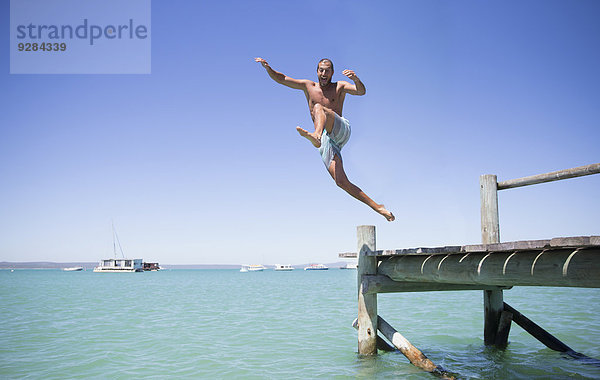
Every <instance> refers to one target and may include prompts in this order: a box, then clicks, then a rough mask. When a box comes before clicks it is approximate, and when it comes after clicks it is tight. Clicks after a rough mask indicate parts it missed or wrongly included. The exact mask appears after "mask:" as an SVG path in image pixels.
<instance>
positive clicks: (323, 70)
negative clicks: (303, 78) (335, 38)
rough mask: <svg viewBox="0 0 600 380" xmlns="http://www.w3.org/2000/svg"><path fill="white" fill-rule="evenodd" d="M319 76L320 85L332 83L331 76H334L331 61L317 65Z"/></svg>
mask: <svg viewBox="0 0 600 380" xmlns="http://www.w3.org/2000/svg"><path fill="white" fill-rule="evenodd" d="M317 76H318V78H319V85H320V86H321V87H325V86H327V85H328V84H329V83H331V77H332V76H333V69H332V68H331V63H329V62H321V63H319V66H318V67H317Z"/></svg>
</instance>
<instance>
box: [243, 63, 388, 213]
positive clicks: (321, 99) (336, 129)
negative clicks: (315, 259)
mask: <svg viewBox="0 0 600 380" xmlns="http://www.w3.org/2000/svg"><path fill="white" fill-rule="evenodd" d="M254 60H255V61H256V62H258V63H260V64H261V65H262V66H263V67H264V68H265V69H266V70H267V73H268V74H269V76H270V77H271V79H273V80H274V81H275V82H277V83H279V84H282V85H284V86H287V87H290V88H293V89H296V90H302V91H304V95H305V96H306V100H307V101H308V108H309V110H310V116H311V117H312V119H313V122H314V125H315V131H314V132H308V131H307V130H305V129H303V128H300V127H296V130H297V131H298V133H300V135H301V136H302V137H305V138H306V139H307V140H308V141H310V142H311V143H312V145H314V146H315V148H318V149H319V153H320V154H321V158H322V159H323V163H324V164H325V167H326V168H327V170H328V171H329V174H330V175H331V177H332V178H333V179H334V181H335V183H336V185H338V186H339V187H341V188H342V189H344V190H345V191H346V192H347V193H348V194H350V195H352V196H353V197H354V198H356V199H358V200H359V201H361V202H363V203H365V204H366V205H367V206H369V207H371V208H372V209H373V210H375V212H377V213H379V214H381V215H382V216H383V217H385V218H386V219H387V220H388V221H390V222H391V221H393V220H394V219H395V217H394V214H392V213H391V212H390V211H388V210H387V209H386V208H385V206H384V205H382V204H378V203H375V201H373V200H372V199H371V198H369V197H368V196H367V194H365V193H364V192H363V191H362V190H361V189H360V188H358V186H356V185H354V184H353V183H352V182H350V181H349V180H348V177H346V173H345V172H344V167H343V165H342V154H341V150H342V147H343V146H344V145H345V144H346V142H348V139H349V138H350V122H348V120H346V119H345V118H343V117H342V108H343V107H344V98H345V97H346V94H350V95H359V96H360V95H364V94H365V93H366V92H367V90H366V89H365V85H364V84H363V83H362V82H361V81H360V79H358V77H357V76H356V74H355V73H354V71H352V70H344V71H343V72H342V74H344V75H345V76H347V77H348V78H350V79H351V80H352V81H353V82H354V84H351V83H349V82H345V81H339V82H332V81H331V77H333V62H331V60H329V59H327V58H325V59H322V60H321V61H319V64H318V66H317V77H318V79H319V83H315V82H313V81H311V80H308V79H300V80H299V79H294V78H290V77H288V76H286V75H284V74H282V73H280V72H277V71H275V70H273V69H272V68H271V66H269V64H268V63H267V61H265V60H264V59H262V58H255V59H254Z"/></svg>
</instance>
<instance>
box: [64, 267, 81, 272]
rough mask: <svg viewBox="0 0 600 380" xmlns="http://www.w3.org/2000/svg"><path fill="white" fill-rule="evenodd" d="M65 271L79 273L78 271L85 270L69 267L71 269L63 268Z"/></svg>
mask: <svg viewBox="0 0 600 380" xmlns="http://www.w3.org/2000/svg"><path fill="white" fill-rule="evenodd" d="M63 270H64V271H65V272H77V271H80V270H83V267H69V268H63Z"/></svg>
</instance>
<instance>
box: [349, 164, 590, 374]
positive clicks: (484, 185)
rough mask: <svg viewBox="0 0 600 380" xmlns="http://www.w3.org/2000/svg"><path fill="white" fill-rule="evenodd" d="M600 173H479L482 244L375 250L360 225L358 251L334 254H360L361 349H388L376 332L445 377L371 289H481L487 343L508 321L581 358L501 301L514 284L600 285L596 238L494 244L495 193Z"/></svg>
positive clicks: (586, 169) (498, 338) (504, 336)
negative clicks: (503, 176) (507, 176)
mask: <svg viewBox="0 0 600 380" xmlns="http://www.w3.org/2000/svg"><path fill="white" fill-rule="evenodd" d="M598 173H600V164H592V165H587V166H582V167H579V168H574V169H568V170H561V171H558V172H553V173H546V174H541V175H536V176H531V177H525V178H519V179H515V180H510V181H504V182H497V178H496V176H495V175H482V176H481V178H480V185H481V188H480V193H481V237H482V244H477V245H463V246H446V247H434V248H409V249H395V250H377V249H376V236H375V227H374V226H359V227H358V228H357V237H358V254H357V253H341V254H339V257H342V258H350V257H357V256H358V271H357V282H358V318H357V320H356V321H355V324H354V325H355V327H356V328H357V329H358V352H359V354H363V355H372V354H376V353H377V349H378V346H379V347H380V348H385V347H386V346H387V345H386V344H385V342H384V341H383V339H382V338H381V337H379V336H378V334H377V331H379V332H381V333H382V334H383V335H384V336H386V337H387V338H388V340H389V341H390V342H391V343H392V344H393V345H394V346H395V347H396V348H397V349H399V350H400V351H402V353H403V354H404V355H405V356H406V357H407V358H408V359H409V360H410V361H411V363H413V364H414V365H416V366H418V367H420V368H423V369H424V370H426V371H428V372H436V373H438V374H442V375H444V371H443V370H442V369H441V368H439V367H437V366H435V365H434V364H433V363H432V362H431V361H430V360H429V359H427V357H426V356H425V355H423V354H422V353H421V352H420V351H419V350H418V349H417V348H416V347H414V346H413V345H412V344H411V343H410V342H408V340H407V339H406V338H404V337H403V336H402V335H400V333H399V332H398V331H396V330H394V329H393V328H392V327H391V326H390V325H389V324H388V323H387V322H385V321H384V320H383V319H382V318H381V317H379V316H378V314H377V294H378V293H392V292H426V291H451V290H482V291H483V304H484V332H483V335H484V343H485V344H486V345H492V346H497V347H504V346H506V345H507V343H508V335H509V332H510V326H511V323H512V321H514V322H515V323H517V324H518V325H519V326H521V327H522V328H523V329H525V330H526V331H527V332H529V333H530V334H532V335H533V336H534V337H535V338H536V339H538V340H539V341H540V342H542V343H543V344H545V345H546V346H547V347H549V348H551V349H553V350H557V351H561V352H565V353H566V354H569V355H570V356H572V357H575V358H586V357H585V356H584V355H582V354H579V353H577V352H575V351H574V350H572V349H571V348H570V347H568V346H567V345H566V344H564V343H562V342H560V341H559V340H558V339H556V338H555V337H553V336H552V335H551V334H550V333H548V332H547V331H545V330H543V329H542V328H541V327H539V326H538V325H536V324H535V323H533V322H532V321H531V320H529V319H528V318H527V317H525V316H524V315H522V314H521V313H519V312H518V311H517V310H516V309H514V308H513V307H511V306H510V305H508V304H506V303H505V302H504V300H503V291H504V290H507V289H510V288H512V287H513V286H561V287H583V288H600V236H579V237H560V238H554V239H550V240H532V241H516V242H504V243H500V227H499V218H498V195H497V193H498V191H499V190H504V189H511V188H515V187H520V186H528V185H533V184H538V183H543V182H551V181H556V180H562V179H567V178H574V177H579V176H584V175H590V174H598ZM382 341H383V342H382ZM378 343H379V344H378ZM587 359H590V358H587ZM592 361H594V360H593V359H592ZM595 363H596V364H598V361H595Z"/></svg>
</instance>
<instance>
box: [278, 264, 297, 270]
mask: <svg viewBox="0 0 600 380" xmlns="http://www.w3.org/2000/svg"><path fill="white" fill-rule="evenodd" d="M275 270H277V271H290V270H294V268H293V267H292V266H291V265H289V264H276V265H275Z"/></svg>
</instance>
